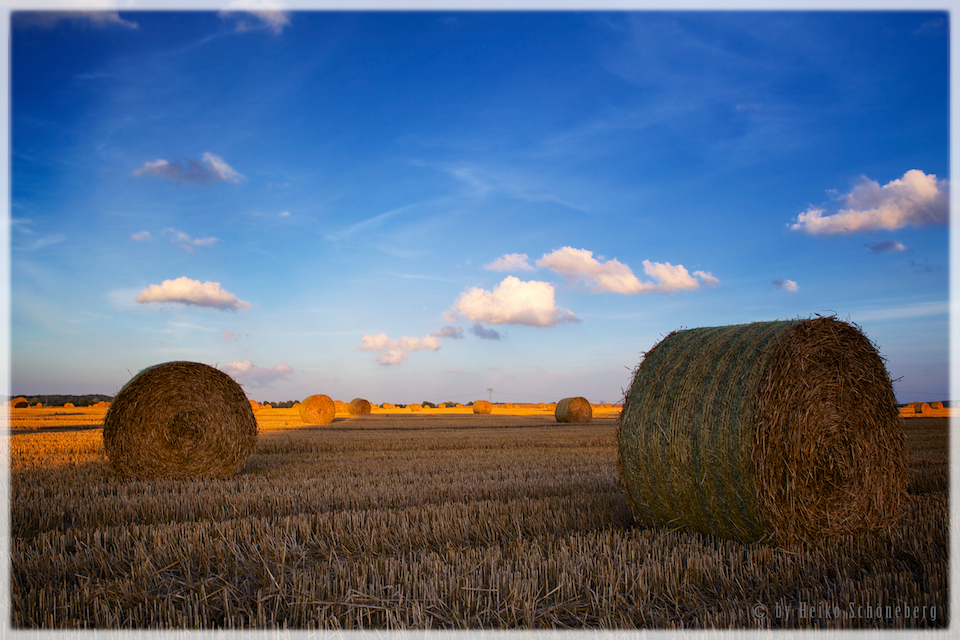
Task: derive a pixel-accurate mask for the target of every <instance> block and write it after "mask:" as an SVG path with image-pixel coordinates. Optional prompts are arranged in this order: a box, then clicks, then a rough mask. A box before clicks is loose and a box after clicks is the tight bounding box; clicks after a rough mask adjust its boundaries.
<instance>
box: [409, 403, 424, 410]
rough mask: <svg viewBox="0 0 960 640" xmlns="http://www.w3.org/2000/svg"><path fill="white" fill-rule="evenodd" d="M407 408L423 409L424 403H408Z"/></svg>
mask: <svg viewBox="0 0 960 640" xmlns="http://www.w3.org/2000/svg"><path fill="white" fill-rule="evenodd" d="M407 409H410V411H422V410H423V405H422V404H408V405H407Z"/></svg>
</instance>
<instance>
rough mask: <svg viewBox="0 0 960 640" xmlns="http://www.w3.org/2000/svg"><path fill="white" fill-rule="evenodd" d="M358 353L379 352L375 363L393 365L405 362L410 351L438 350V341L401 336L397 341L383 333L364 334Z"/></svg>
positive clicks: (431, 336)
mask: <svg viewBox="0 0 960 640" xmlns="http://www.w3.org/2000/svg"><path fill="white" fill-rule="evenodd" d="M357 348H358V349H360V351H379V352H380V355H379V356H377V359H376V361H377V362H378V363H380V364H382V365H395V364H400V363H401V362H406V361H407V360H408V359H409V354H410V352H412V351H420V350H421V349H425V350H427V351H436V350H438V349H439V348H440V340H439V339H438V338H437V337H436V336H434V335H427V336H424V337H422V338H411V337H409V336H403V337H401V338H400V339H399V340H397V339H394V338H389V337H387V334H385V333H378V334H375V335H371V334H364V335H363V338H361V339H360V346H359V347H357Z"/></svg>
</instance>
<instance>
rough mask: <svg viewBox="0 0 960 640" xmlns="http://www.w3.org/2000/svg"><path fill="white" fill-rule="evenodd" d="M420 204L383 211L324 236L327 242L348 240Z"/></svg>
mask: <svg viewBox="0 0 960 640" xmlns="http://www.w3.org/2000/svg"><path fill="white" fill-rule="evenodd" d="M421 204H422V203H419V202H418V203H415V204H408V205H404V206H402V207H397V208H396V209H391V210H390V211H385V212H384V213H381V214H380V215H376V216H373V217H372V218H367V219H366V220H361V221H360V222H357V223H355V224H352V225H350V226H349V227H347V228H346V229H341V230H340V231H332V232H330V233H327V234H326V236H327V239H328V240H343V239H344V238H348V237H350V236H352V235H353V234H355V233H358V232H360V231H367V230H369V229H375V228H376V227H379V226H380V225H381V224H383V223H384V222H386V221H387V220H389V219H390V218H392V217H393V216H395V215H397V214H399V213H403V212H404V211H407V210H408V209H412V208H414V207H417V206H420V205H421Z"/></svg>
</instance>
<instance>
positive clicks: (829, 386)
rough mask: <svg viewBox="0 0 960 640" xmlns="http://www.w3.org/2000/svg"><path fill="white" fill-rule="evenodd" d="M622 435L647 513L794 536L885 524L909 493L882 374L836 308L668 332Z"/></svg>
mask: <svg viewBox="0 0 960 640" xmlns="http://www.w3.org/2000/svg"><path fill="white" fill-rule="evenodd" d="M618 440H619V449H620V472H621V477H622V480H623V485H624V488H625V490H626V492H627V496H628V499H629V502H630V503H631V506H632V507H633V509H634V511H635V512H636V514H637V516H638V518H639V519H640V520H641V521H642V522H644V523H645V524H647V525H648V526H662V527H671V528H673V527H682V528H686V529H690V530H693V531H698V532H700V533H704V534H716V535H719V536H723V537H727V538H733V539H738V540H742V541H745V542H750V541H757V540H771V541H774V542H775V543H777V544H794V543H797V542H801V541H809V540H818V539H822V538H825V537H828V536H833V535H836V534H846V533H852V532H856V531H864V530H879V529H883V528H886V527H889V526H891V525H892V524H893V523H895V522H896V521H897V520H898V519H899V517H900V516H901V514H902V513H903V508H904V506H905V501H906V496H905V480H904V474H905V464H904V442H903V424H902V422H901V419H900V417H899V411H898V408H897V402H896V398H895V397H894V394H893V386H892V384H891V382H890V377H889V375H888V373H887V370H886V368H885V366H884V361H883V359H882V358H881V357H880V356H879V354H878V353H877V350H876V348H875V347H874V345H873V344H872V343H871V342H870V341H869V340H868V339H867V338H866V336H864V335H863V333H861V331H860V329H859V327H855V326H852V325H850V324H847V323H844V322H840V321H838V320H836V319H835V318H822V317H818V318H815V319H810V320H794V321H778V322H757V323H753V324H746V325H736V326H726V327H708V328H700V329H689V330H686V331H677V332H674V333H671V334H670V335H668V336H667V337H666V338H664V339H663V340H662V341H661V342H660V343H658V344H657V345H655V346H654V347H653V348H652V349H651V350H650V351H649V352H647V353H646V355H645V357H644V359H643V361H642V363H641V364H640V365H639V366H638V367H637V369H636V370H635V372H634V378H633V381H632V384H631V385H630V389H629V390H628V391H627V392H626V395H625V397H624V401H623V409H622V412H621V414H620V426H619V431H618Z"/></svg>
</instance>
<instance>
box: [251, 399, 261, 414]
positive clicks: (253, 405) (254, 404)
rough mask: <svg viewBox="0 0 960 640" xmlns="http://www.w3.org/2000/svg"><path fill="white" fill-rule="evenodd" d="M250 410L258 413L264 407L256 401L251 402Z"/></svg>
mask: <svg viewBox="0 0 960 640" xmlns="http://www.w3.org/2000/svg"><path fill="white" fill-rule="evenodd" d="M250 408H251V409H252V410H253V412H254V413H256V412H257V411H260V409H263V405H262V404H260V403H259V402H257V401H256V400H251V401H250Z"/></svg>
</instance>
